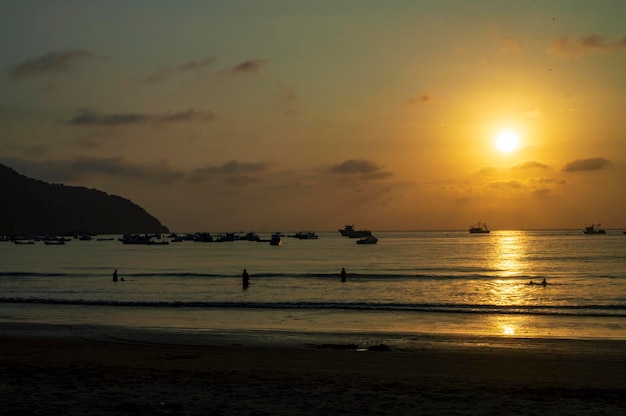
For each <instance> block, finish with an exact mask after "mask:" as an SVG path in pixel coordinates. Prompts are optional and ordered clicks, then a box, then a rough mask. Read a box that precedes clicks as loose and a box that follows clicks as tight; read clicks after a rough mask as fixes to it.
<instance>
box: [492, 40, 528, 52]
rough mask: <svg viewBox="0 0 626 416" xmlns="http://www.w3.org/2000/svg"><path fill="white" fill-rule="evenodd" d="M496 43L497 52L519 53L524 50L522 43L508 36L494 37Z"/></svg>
mask: <svg viewBox="0 0 626 416" xmlns="http://www.w3.org/2000/svg"><path fill="white" fill-rule="evenodd" d="M495 40H496V42H498V44H499V47H498V52H501V53H506V52H519V51H522V50H524V42H522V41H521V40H519V39H515V38H512V37H510V36H495Z"/></svg>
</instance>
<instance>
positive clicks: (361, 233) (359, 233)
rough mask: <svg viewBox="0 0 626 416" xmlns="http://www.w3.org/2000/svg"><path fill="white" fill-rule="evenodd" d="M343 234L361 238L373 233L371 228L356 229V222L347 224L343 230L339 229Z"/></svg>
mask: <svg viewBox="0 0 626 416" xmlns="http://www.w3.org/2000/svg"><path fill="white" fill-rule="evenodd" d="M338 231H339V232H340V233H341V235H342V236H344V237H349V238H361V237H367V236H370V235H372V232H371V231H369V230H355V229H354V224H352V225H346V226H345V227H344V228H343V230H338Z"/></svg>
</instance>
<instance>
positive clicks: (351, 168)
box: [330, 159, 393, 180]
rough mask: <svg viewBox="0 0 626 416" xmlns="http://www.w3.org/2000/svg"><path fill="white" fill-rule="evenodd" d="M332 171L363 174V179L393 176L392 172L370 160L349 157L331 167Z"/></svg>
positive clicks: (345, 173)
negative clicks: (382, 168)
mask: <svg viewBox="0 0 626 416" xmlns="http://www.w3.org/2000/svg"><path fill="white" fill-rule="evenodd" d="M330 172H331V173H336V174H340V175H361V177H362V178H363V179H372V180H374V179H387V178H390V177H392V176H393V173H392V172H386V171H383V170H381V169H380V168H379V167H378V166H376V164H374V163H373V162H370V161H369V160H363V159H348V160H345V161H343V162H341V163H338V164H335V165H333V166H331V167H330Z"/></svg>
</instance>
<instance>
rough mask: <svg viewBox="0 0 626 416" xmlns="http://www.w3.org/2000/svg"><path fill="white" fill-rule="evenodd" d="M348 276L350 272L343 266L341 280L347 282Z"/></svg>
mask: <svg viewBox="0 0 626 416" xmlns="http://www.w3.org/2000/svg"><path fill="white" fill-rule="evenodd" d="M347 277H348V274H347V273H346V268H345V267H342V268H341V281H342V282H345V281H346V279H347Z"/></svg>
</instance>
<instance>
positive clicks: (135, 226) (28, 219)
mask: <svg viewBox="0 0 626 416" xmlns="http://www.w3.org/2000/svg"><path fill="white" fill-rule="evenodd" d="M164 232H168V229H167V227H165V226H163V225H162V224H161V223H160V222H159V220H157V219H156V218H155V217H153V216H152V215H150V214H148V213H147V212H146V211H145V210H144V209H143V208H141V207H140V206H139V205H137V204H135V203H133V202H131V201H130V200H128V199H124V198H122V197H120V196H117V195H109V194H107V193H106V192H102V191H99V190H97V189H87V188H84V187H75V186H65V185H58V184H50V183H47V182H43V181H40V180H37V179H31V178H28V177H26V176H24V175H21V174H19V173H17V172H16V171H15V170H13V169H11V168H9V167H7V166H5V165H2V164H0V234H7V235H10V234H13V235H17V234H58V235H73V234H122V233H164Z"/></svg>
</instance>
